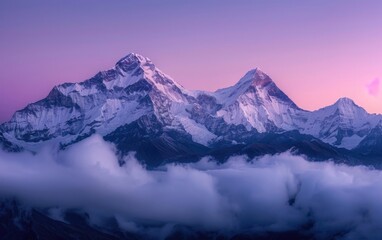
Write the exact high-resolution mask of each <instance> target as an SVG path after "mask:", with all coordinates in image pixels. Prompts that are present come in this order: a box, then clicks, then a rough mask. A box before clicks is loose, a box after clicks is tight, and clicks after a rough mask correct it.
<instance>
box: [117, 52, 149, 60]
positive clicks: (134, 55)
mask: <svg viewBox="0 0 382 240" xmlns="http://www.w3.org/2000/svg"><path fill="white" fill-rule="evenodd" d="M124 61H131V62H151V61H150V59H148V58H147V57H144V56H142V55H140V54H138V53H129V54H127V55H126V56H125V57H123V58H121V59H120V60H119V61H118V62H124Z"/></svg>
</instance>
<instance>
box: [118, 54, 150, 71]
mask: <svg viewBox="0 0 382 240" xmlns="http://www.w3.org/2000/svg"><path fill="white" fill-rule="evenodd" d="M143 65H151V66H154V64H153V63H152V62H151V60H150V59H149V58H147V57H144V56H142V55H140V54H137V53H129V54H127V55H126V56H125V57H123V58H121V59H120V60H119V61H118V62H117V63H116V67H117V68H120V69H122V70H123V71H125V72H128V71H131V70H134V69H136V68H137V67H138V66H143Z"/></svg>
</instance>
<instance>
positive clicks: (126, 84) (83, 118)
mask: <svg viewBox="0 0 382 240" xmlns="http://www.w3.org/2000/svg"><path fill="white" fill-rule="evenodd" d="M93 134H99V135H101V136H102V137H103V138H104V139H105V140H106V141H109V142H111V143H114V144H115V146H116V148H117V150H118V152H119V154H121V155H125V154H127V153H128V152H130V151H135V152H136V154H137V157H138V159H140V160H141V161H143V162H145V163H146V164H147V165H148V166H158V165H160V164H163V163H165V162H171V161H194V160H197V159H199V158H200V157H202V156H207V155H210V156H214V157H215V158H217V159H220V160H224V159H225V158H226V157H227V156H231V155H232V154H247V155H249V156H259V155H263V154H275V153H280V152H283V151H287V150H290V151H292V152H296V153H299V154H305V155H307V156H309V157H311V158H312V159H316V160H324V159H334V160H336V161H343V162H347V163H349V164H358V163H363V164H373V165H375V166H378V164H379V161H378V160H379V159H381V158H382V115H378V114H369V113H367V112H366V111H365V110H364V109H363V108H362V107H360V106H358V105H357V104H355V103H354V102H353V101H352V100H351V99H349V98H341V99H339V100H338V101H337V102H335V103H334V104H333V105H330V106H327V107H324V108H321V109H319V110H316V111H307V110H304V109H301V108H300V107H298V106H297V105H296V104H295V103H294V102H293V101H292V100H291V99H290V98H289V97H288V96H287V95H286V94H285V93H284V92H283V91H282V90H280V89H279V88H278V87H277V85H276V83H275V82H274V81H273V80H272V79H271V78H270V77H269V76H268V75H267V74H266V73H264V72H262V71H261V70H260V69H258V68H255V69H252V70H250V71H248V72H247V73H246V74H245V75H244V76H243V77H242V78H241V79H240V80H239V81H238V82H237V83H236V84H235V85H233V86H231V87H228V88H224V89H219V90H217V91H215V92H207V91H190V90H187V89H185V88H184V87H183V86H181V85H180V84H178V83H176V82H175V81H174V80H173V79H172V78H171V77H169V76H168V75H166V74H164V73H163V72H162V71H160V70H159V69H158V68H157V67H156V66H155V65H154V63H153V62H152V61H151V60H150V59H148V58H146V57H143V56H141V55H139V54H135V53H130V54H128V55H127V56H125V57H124V58H122V59H121V60H119V61H118V62H117V63H116V65H115V66H114V67H113V68H112V69H110V70H106V71H101V72H99V73H98V74H96V75H95V76H94V77H92V78H90V79H88V80H86V81H83V82H80V83H64V84H61V85H58V86H55V87H54V88H53V89H52V90H51V91H50V93H49V94H48V96H47V97H46V98H44V99H41V100H40V101H37V102H35V103H31V104H29V105H27V106H26V107H25V108H24V109H21V110H19V111H17V112H16V113H15V114H14V115H13V117H12V118H11V120H10V121H8V122H5V123H3V124H2V125H0V145H1V146H2V148H3V149H5V150H8V151H23V150H24V151H32V152H36V151H39V150H40V149H42V148H46V147H50V148H57V149H65V148H67V147H69V146H70V145H71V144H73V143H76V142H78V141H81V140H83V139H85V138H87V137H89V136H91V135H93Z"/></svg>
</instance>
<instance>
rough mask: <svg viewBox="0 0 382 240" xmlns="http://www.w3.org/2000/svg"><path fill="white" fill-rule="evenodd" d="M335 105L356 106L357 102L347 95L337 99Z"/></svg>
mask: <svg viewBox="0 0 382 240" xmlns="http://www.w3.org/2000/svg"><path fill="white" fill-rule="evenodd" d="M335 105H341V106H349V105H350V106H351V105H353V106H356V104H355V103H354V101H353V100H352V99H350V98H347V97H342V98H340V99H338V100H337V102H336V103H335Z"/></svg>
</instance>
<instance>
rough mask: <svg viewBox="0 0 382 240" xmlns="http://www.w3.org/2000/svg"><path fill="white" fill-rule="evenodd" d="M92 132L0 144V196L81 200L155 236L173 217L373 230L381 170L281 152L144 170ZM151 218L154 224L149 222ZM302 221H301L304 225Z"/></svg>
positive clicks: (338, 231)
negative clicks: (65, 144)
mask: <svg viewBox="0 0 382 240" xmlns="http://www.w3.org/2000/svg"><path fill="white" fill-rule="evenodd" d="M124 160H125V161H126V164H124V165H123V166H122V167H120V166H119V165H118V158H117V157H116V155H115V154H114V150H113V147H112V146H111V145H109V144H108V143H105V142H104V141H103V140H102V138H100V137H97V136H95V137H92V138H90V139H88V140H85V141H83V142H81V143H79V144H77V145H74V146H72V147H71V148H69V149H68V150H66V151H65V152H61V153H59V154H57V155H51V154H48V153H39V154H37V155H31V154H27V153H18V154H15V153H4V152H1V153H0V196H2V197H17V198H18V199H19V200H20V201H22V202H23V203H24V204H27V205H29V206H32V207H37V208H47V209H50V213H52V216H53V217H55V218H56V219H62V216H63V213H62V211H63V210H65V209H72V208H77V209H83V210H84V211H86V212H88V213H89V214H90V217H91V219H92V220H93V223H96V224H98V225H101V224H102V219H103V218H106V217H114V218H115V219H116V221H117V223H118V224H119V226H120V227H121V228H122V229H124V230H126V231H131V232H140V231H143V230H144V231H143V232H145V233H146V234H150V233H153V234H154V232H155V234H158V231H160V232H161V233H162V235H163V236H165V235H166V234H168V233H169V232H171V229H172V227H173V226H175V225H184V226H188V227H192V228H194V229H200V230H206V231H217V232H224V233H225V234H234V233H237V232H241V231H252V232H258V233H265V232H283V231H300V230H301V231H302V229H304V230H303V231H304V232H305V233H306V234H313V235H314V236H316V237H317V238H322V239H326V238H328V237H330V236H334V235H336V236H337V237H338V238H339V239H362V238H369V239H378V238H381V237H382V228H381V226H382V205H381V204H380V200H381V199H382V185H381V184H380V183H381V182H382V172H381V171H379V170H372V169H368V168H366V167H350V166H346V165H337V164H334V163H331V162H309V161H307V160H305V159H304V158H303V157H301V156H292V155H291V154H289V153H284V154H280V155H275V156H264V157H261V158H258V159H254V160H253V161H250V162H247V159H246V157H243V156H236V157H232V158H230V159H229V160H228V161H227V162H226V163H224V164H217V163H215V162H214V161H213V160H212V159H209V158H203V159H202V160H200V161H199V162H198V163H192V164H185V165H175V164H169V165H166V166H164V167H162V168H161V169H156V170H146V169H145V168H144V167H143V166H142V165H140V164H139V162H138V161H137V160H136V159H135V158H134V156H133V154H130V155H128V156H127V157H126V158H125V159H124ZM153 226H157V227H156V228H153ZM307 226H309V227H307Z"/></svg>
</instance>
